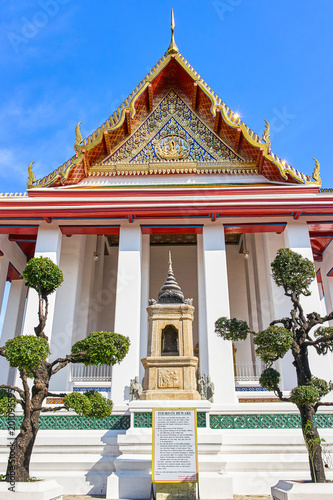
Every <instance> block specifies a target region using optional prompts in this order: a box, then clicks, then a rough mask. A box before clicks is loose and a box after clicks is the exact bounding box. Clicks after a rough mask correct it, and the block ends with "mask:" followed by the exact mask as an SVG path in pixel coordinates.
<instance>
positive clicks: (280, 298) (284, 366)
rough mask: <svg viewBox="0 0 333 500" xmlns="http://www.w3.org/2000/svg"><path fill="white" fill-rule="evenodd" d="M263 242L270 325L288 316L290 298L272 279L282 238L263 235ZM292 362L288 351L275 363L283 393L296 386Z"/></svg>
mask: <svg viewBox="0 0 333 500" xmlns="http://www.w3.org/2000/svg"><path fill="white" fill-rule="evenodd" d="M263 241H264V249H265V255H266V259H265V260H266V265H267V269H266V276H267V289H268V299H269V303H268V305H267V309H268V310H269V314H270V321H269V323H270V322H271V321H273V320H275V319H282V318H284V317H285V316H289V313H290V310H291V308H292V304H291V300H290V298H289V297H286V296H285V294H284V291H283V288H282V287H278V286H277V285H276V284H275V282H274V280H273V278H272V269H271V263H272V262H273V260H274V259H275V257H276V253H277V251H278V250H279V248H283V247H284V246H285V241H284V236H283V235H282V234H280V235H277V234H275V233H265V234H264V235H263ZM267 326H268V325H266V327H267ZM292 362H293V357H292V354H291V352H290V351H289V352H287V354H286V355H285V356H284V357H283V358H282V359H281V360H278V361H277V362H276V369H277V370H278V371H279V372H280V374H281V383H280V387H281V389H282V390H285V391H289V390H291V389H292V388H293V387H295V386H296V384H297V381H296V371H295V367H294V366H293V364H292Z"/></svg>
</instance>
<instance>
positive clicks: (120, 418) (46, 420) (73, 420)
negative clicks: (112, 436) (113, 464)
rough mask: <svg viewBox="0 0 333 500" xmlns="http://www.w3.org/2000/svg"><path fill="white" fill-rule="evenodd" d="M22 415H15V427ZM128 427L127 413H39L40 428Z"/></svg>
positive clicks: (0, 423)
mask: <svg viewBox="0 0 333 500" xmlns="http://www.w3.org/2000/svg"><path fill="white" fill-rule="evenodd" d="M22 420H23V417H16V418H15V424H16V427H15V428H16V429H19V428H20V425H21V422H22ZM129 428H130V416H129V415H111V416H110V417H106V418H89V417H79V416H78V415H63V416H62V415H41V416H40V417H39V429H40V430H46V429H47V430H70V429H72V430H96V429H102V430H103V429H105V430H110V429H111V430H127V429H129ZM5 429H7V419H6V417H0V430H5Z"/></svg>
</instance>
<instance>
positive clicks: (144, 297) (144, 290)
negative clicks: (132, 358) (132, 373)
mask: <svg viewBox="0 0 333 500" xmlns="http://www.w3.org/2000/svg"><path fill="white" fill-rule="evenodd" d="M141 259H142V260H141V273H142V274H141V338H140V363H139V374H138V375H139V380H140V382H141V381H142V379H143V377H144V374H145V370H144V368H143V365H142V363H141V359H142V358H145V357H146V356H147V347H148V313H147V307H148V301H149V261H150V235H149V234H143V235H142V256H141Z"/></svg>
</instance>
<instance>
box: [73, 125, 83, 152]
mask: <svg viewBox="0 0 333 500" xmlns="http://www.w3.org/2000/svg"><path fill="white" fill-rule="evenodd" d="M80 124H81V122H79V123H78V124H77V125H76V127H75V143H74V149H75V151H77V149H76V147H77V146H79V144H81V142H82V141H83V137H82V134H81V130H80Z"/></svg>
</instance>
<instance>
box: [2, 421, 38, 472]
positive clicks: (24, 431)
mask: <svg viewBox="0 0 333 500" xmlns="http://www.w3.org/2000/svg"><path fill="white" fill-rule="evenodd" d="M39 415H40V411H34V412H32V413H30V412H28V414H27V415H25V416H24V419H23V422H22V424H21V430H20V433H19V434H18V435H17V436H16V438H15V440H14V441H13V443H12V445H11V449H10V454H9V460H8V465H7V472H6V479H7V481H13V482H17V481H28V479H29V467H30V458H31V454H32V449H33V446H34V444H35V440H36V436H37V432H38V428H39V424H38V420H39Z"/></svg>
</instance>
